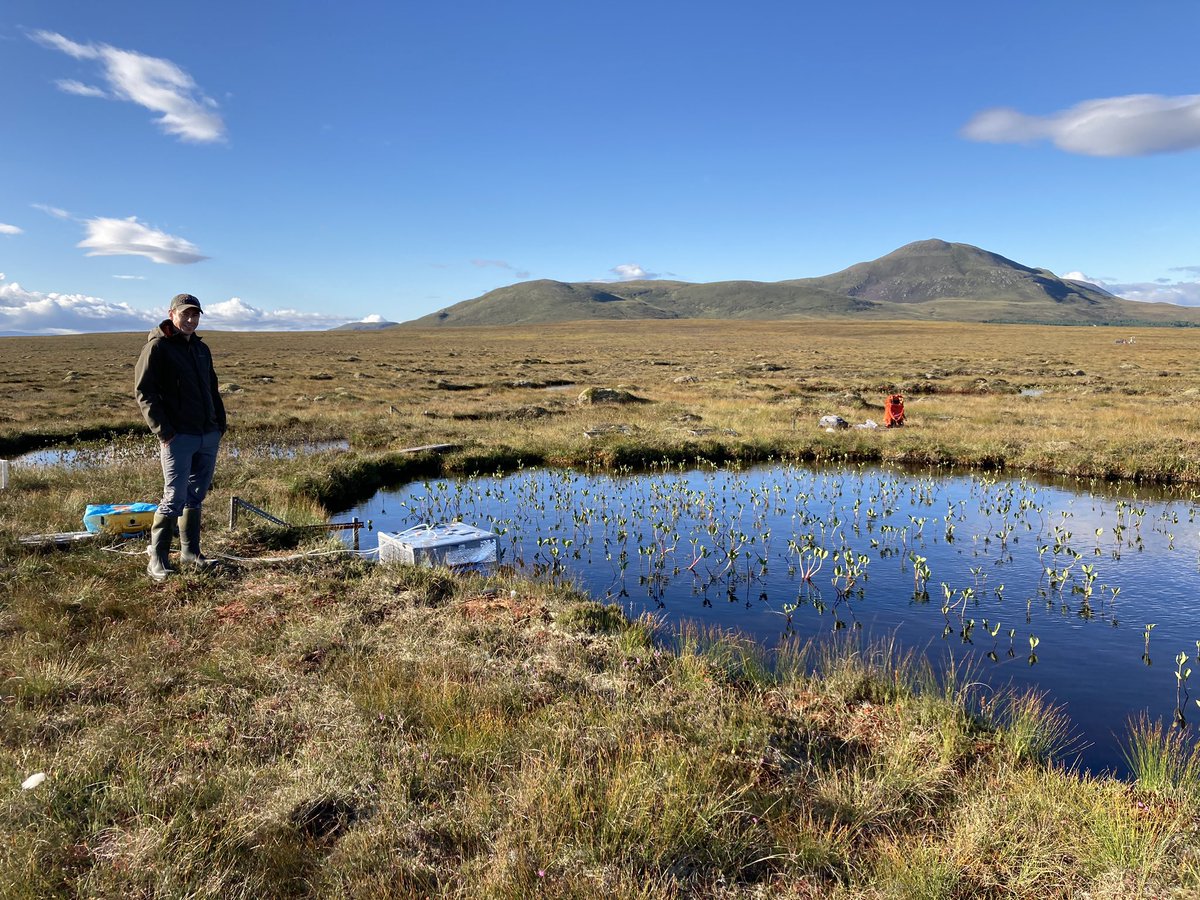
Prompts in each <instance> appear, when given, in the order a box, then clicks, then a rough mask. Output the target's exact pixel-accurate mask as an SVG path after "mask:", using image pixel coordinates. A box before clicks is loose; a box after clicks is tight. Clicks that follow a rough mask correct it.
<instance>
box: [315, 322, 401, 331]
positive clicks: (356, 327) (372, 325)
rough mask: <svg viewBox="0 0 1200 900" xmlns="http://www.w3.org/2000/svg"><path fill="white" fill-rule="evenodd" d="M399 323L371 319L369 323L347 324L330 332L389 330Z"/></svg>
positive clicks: (331, 329)
mask: <svg viewBox="0 0 1200 900" xmlns="http://www.w3.org/2000/svg"><path fill="white" fill-rule="evenodd" d="M399 324H400V323H399V322H385V321H384V320H383V319H372V320H371V321H370V322H347V323H346V324H345V325H338V326H336V327H334V328H330V329H329V330H330V331H379V329H381V328H391V327H392V326H394V325H399Z"/></svg>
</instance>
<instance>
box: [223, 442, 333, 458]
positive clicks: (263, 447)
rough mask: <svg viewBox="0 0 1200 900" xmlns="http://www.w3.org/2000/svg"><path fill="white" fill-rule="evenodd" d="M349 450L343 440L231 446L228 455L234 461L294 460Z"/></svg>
mask: <svg viewBox="0 0 1200 900" xmlns="http://www.w3.org/2000/svg"><path fill="white" fill-rule="evenodd" d="M349 449H350V442H349V441H348V440H346V439H345V438H338V439H337V440H333V441H307V442H305V443H303V444H253V445H249V446H237V445H234V446H231V447H230V448H229V455H230V456H231V457H233V458H234V459H239V458H240V457H243V456H245V457H249V458H250V459H255V458H257V459H295V458H296V457H298V456H313V455H315V454H318V453H344V452H345V451H347V450H349Z"/></svg>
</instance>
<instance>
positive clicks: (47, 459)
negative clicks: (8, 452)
mask: <svg viewBox="0 0 1200 900" xmlns="http://www.w3.org/2000/svg"><path fill="white" fill-rule="evenodd" d="M349 449H350V442H349V441H348V440H346V439H345V438H339V439H337V440H332V441H306V442H304V443H302V444H250V445H237V444H230V445H228V446H227V448H226V452H227V453H228V454H229V456H230V457H231V458H233V459H239V458H242V457H245V458H247V459H295V458H296V457H298V456H311V455H314V454H317V453H341V452H344V451H346V450H349ZM157 457H158V448H157V447H156V446H155V445H154V444H153V443H151V442H150V441H149V440H144V441H137V442H131V443H123V444H119V445H113V446H108V447H66V448H64V447H52V448H50V449H48V450H34V451H32V452H30V453H25V454H22V455H21V456H18V457H16V458H15V459H13V460H12V465H13V467H14V468H29V469H32V468H51V469H72V470H78V469H93V468H100V467H102V466H111V465H114V464H116V463H120V462H129V461H137V462H140V461H142V460H147V459H156V458H157Z"/></svg>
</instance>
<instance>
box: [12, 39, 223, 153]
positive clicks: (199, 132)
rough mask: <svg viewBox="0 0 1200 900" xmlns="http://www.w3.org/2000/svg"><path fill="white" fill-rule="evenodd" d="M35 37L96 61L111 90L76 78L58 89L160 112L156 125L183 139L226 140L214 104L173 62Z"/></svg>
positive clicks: (198, 141)
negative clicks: (126, 101)
mask: <svg viewBox="0 0 1200 900" xmlns="http://www.w3.org/2000/svg"><path fill="white" fill-rule="evenodd" d="M31 37H32V39H33V40H35V41H37V42H38V43H39V44H42V45H43V46H45V47H49V48H51V49H53V50H58V51H60V52H62V53H66V54H67V55H68V56H72V57H74V58H75V59H79V60H91V61H95V62H98V63H99V64H100V68H101V75H102V77H103V78H104V80H105V82H106V83H107V87H108V89H107V90H105V89H104V88H100V87H97V86H95V85H89V84H84V83H83V82H80V81H75V80H73V79H60V80H59V81H58V82H57V85H58V88H59V90H62V91H66V92H67V93H70V94H76V95H79V96H84V97H105V98H115V99H118V100H128V101H129V102H131V103H136V104H138V105H139V106H142V107H144V108H145V109H148V110H150V111H151V112H152V113H156V114H157V116H158V118H157V122H158V126H159V128H161V129H162V130H163V131H165V132H166V133H167V134H173V135H175V136H176V137H179V138H180V139H182V140H185V141H194V142H196V143H201V144H207V143H214V142H218V141H223V140H225V122H224V120H223V119H222V118H221V116H220V114H219V113H218V112H217V103H216V101H215V100H213V99H211V98H210V97H208V96H206V95H205V94H204V93H203V92H202V91H200V89H199V88H198V87H197V85H196V82H195V81H193V80H192V77H191V76H190V75H189V74H188V73H187V72H185V71H184V70H183V69H181V68H179V66H177V65H175V63H173V62H171V61H170V60H166V59H159V58H158V57H154V56H145V55H143V54H141V53H137V52H135V51H132V50H121V49H119V48H117V47H111V46H109V45H108V44H77V43H75V42H74V41H72V40H70V39H68V38H65V37H63V36H62V35H61V34H56V33H54V32H52V31H35V32H34V33H33V34H32V35H31Z"/></svg>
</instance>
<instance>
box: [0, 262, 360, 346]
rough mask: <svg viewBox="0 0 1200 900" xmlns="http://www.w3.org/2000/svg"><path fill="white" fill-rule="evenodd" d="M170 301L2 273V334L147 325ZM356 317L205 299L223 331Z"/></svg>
mask: <svg viewBox="0 0 1200 900" xmlns="http://www.w3.org/2000/svg"><path fill="white" fill-rule="evenodd" d="M167 303H168V300H164V301H163V305H162V308H161V309H155V310H145V309H137V308H135V307H133V306H130V305H129V304H128V303H125V302H122V301H113V300H106V299H104V298H102V297H92V296H89V295H87V294H60V293H44V292H40V291H28V290H25V289H24V288H23V287H21V285H20V284H18V283H17V282H15V281H6V280H5V278H4V275H3V274H0V334H5V333H8V334H12V333H20V334H78V333H81V332H86V333H91V332H102V331H147V330H149V329H150V328H152V327H153V326H154V325H155V324H156V323H158V322H161V321H162V320H163V319H164V318H165V317H166V308H167ZM376 318H377V317H368V318H367V319H366V320H364V321H371V320H373V319H376ZM352 320H353V319H352V317H351V316H345V315H341V316H333V315H327V314H325V313H310V312H299V311H297V310H294V309H276V310H266V309H260V308H258V307H255V306H253V305H251V304H249V303H247V302H245V301H244V300H242V299H241V298H238V297H233V298H231V299H229V300H224V301H217V302H209V301H208V300H207V299H206V300H205V302H204V315H203V317H202V319H201V322H200V325H201V328H202V329H215V330H221V331H322V330H325V329H327V328H333V327H335V326H337V325H344V324H345V323H346V322H348V321H352Z"/></svg>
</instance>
